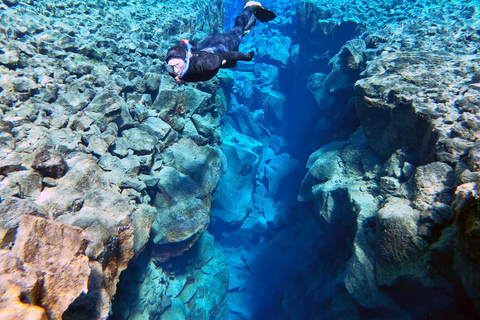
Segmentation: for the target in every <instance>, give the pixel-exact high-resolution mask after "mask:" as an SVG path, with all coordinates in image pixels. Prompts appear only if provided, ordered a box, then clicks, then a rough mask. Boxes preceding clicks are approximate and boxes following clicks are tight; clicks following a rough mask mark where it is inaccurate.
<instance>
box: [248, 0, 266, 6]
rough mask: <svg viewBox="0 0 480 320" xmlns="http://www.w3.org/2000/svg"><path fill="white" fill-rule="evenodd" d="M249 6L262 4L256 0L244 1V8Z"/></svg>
mask: <svg viewBox="0 0 480 320" xmlns="http://www.w3.org/2000/svg"><path fill="white" fill-rule="evenodd" d="M250 6H259V7H261V6H262V4H261V3H260V2H257V1H248V0H247V1H245V8H246V7H250Z"/></svg>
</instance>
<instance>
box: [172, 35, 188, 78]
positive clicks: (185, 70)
mask: <svg viewBox="0 0 480 320" xmlns="http://www.w3.org/2000/svg"><path fill="white" fill-rule="evenodd" d="M181 42H182V43H183V44H185V45H186V46H187V54H186V56H185V69H183V72H182V74H180V75H178V76H176V77H175V81H177V82H180V79H181V78H182V77H183V76H184V75H185V74H186V73H187V71H188V68H189V67H190V58H191V57H192V45H191V44H190V42H189V41H188V40H187V39H182V41H181Z"/></svg>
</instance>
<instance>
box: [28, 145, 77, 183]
mask: <svg viewBox="0 0 480 320" xmlns="http://www.w3.org/2000/svg"><path fill="white" fill-rule="evenodd" d="M32 168H33V169H35V170H37V171H39V172H40V173H41V174H42V175H44V176H46V177H51V178H56V179H57V178H61V177H63V176H64V175H65V173H66V172H67V170H68V165H67V163H66V162H65V159H63V157H62V155H61V154H59V153H56V152H51V151H49V150H38V151H37V152H35V155H34V159H33V163H32Z"/></svg>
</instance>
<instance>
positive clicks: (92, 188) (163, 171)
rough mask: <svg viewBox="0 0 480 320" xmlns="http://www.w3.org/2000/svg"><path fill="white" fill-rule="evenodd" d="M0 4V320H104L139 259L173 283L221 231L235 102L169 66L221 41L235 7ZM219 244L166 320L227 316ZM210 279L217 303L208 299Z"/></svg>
mask: <svg viewBox="0 0 480 320" xmlns="http://www.w3.org/2000/svg"><path fill="white" fill-rule="evenodd" d="M2 2H3V4H2V5H1V7H0V20H1V23H0V31H1V32H0V119H1V120H0V141H1V143H0V213H1V214H0V221H1V223H0V224H1V226H0V244H1V249H2V256H3V257H4V258H2V268H1V275H0V276H1V277H2V278H3V279H5V281H6V282H4V281H2V285H4V286H6V288H5V292H6V293H7V295H5V296H3V297H2V298H1V303H0V314H1V315H2V319H19V318H22V317H23V316H22V315H25V314H29V317H30V318H31V319H46V318H47V317H48V318H49V319H61V318H63V319H106V318H107V317H108V316H109V315H110V314H111V309H112V298H113V297H114V296H115V294H116V291H117V288H121V287H123V286H126V287H128V284H129V283H130V281H133V280H132V279H129V278H128V277H127V276H125V277H123V278H120V275H121V274H122V272H123V271H124V270H125V269H126V268H128V266H129V263H130V264H133V262H132V260H133V259H134V258H135V257H138V256H139V255H140V254H141V253H142V252H144V255H146V256H147V257H148V259H151V261H150V262H148V263H150V264H151V265H153V266H155V269H156V271H155V272H158V273H160V274H163V273H165V272H169V271H165V270H167V267H168V265H167V264H166V263H168V261H169V260H170V259H172V258H173V257H175V256H180V255H182V254H183V253H184V252H185V251H187V250H188V249H189V248H191V247H192V246H193V245H194V244H195V242H196V241H197V240H198V239H202V235H203V234H204V232H205V230H206V228H207V226H208V224H209V221H210V205H211V195H212V193H213V191H214V190H215V188H216V186H217V185H218V182H219V179H220V177H221V176H222V174H223V173H224V170H225V161H224V157H223V154H222V152H221V151H220V149H219V147H218V145H219V143H220V141H221V135H220V128H219V125H220V117H221V116H222V115H223V114H224V113H225V110H226V101H225V98H224V97H225V96H224V94H223V92H222V89H221V88H220V86H219V83H218V80H217V81H216V82H215V81H214V82H210V83H208V84H205V85H202V84H201V85H198V86H178V85H177V84H176V83H175V81H173V80H172V79H171V78H170V77H169V76H168V75H166V73H165V72H164V71H163V69H162V64H163V62H162V60H163V55H164V54H165V52H166V49H167V48H168V46H169V44H172V43H174V41H177V40H180V39H181V37H182V36H184V34H185V35H186V34H196V36H202V35H204V34H206V33H211V32H213V31H217V30H220V29H221V28H222V21H223V19H218V15H220V16H223V2H221V1H217V2H216V3H213V4H212V2H198V1H184V2H182V5H181V6H179V5H178V2H175V3H174V2H162V3H161V4H158V3H153V2H149V3H147V2H128V3H127V2H123V3H122V2H118V3H116V2H97V1H94V2H82V1H69V2H43V1H36V2H33V1H29V2H28V3H27V2H23V1H2ZM192 8H194V9H195V10H193V9H192ZM200 20H201V23H199V21H200ZM179 21H181V22H182V23H179ZM219 21H220V22H219ZM167 38H168V41H166V40H167ZM205 237H206V235H205ZM208 239H210V238H208ZM210 240H211V239H210ZM210 240H209V241H206V240H205V241H202V242H201V243H205V244H203V245H201V247H202V248H204V249H202V250H207V251H208V250H209V251H208V252H209V254H207V255H206V256H203V257H202V258H201V259H200V258H198V259H197V260H195V257H196V256H194V258H192V260H193V263H194V267H192V268H190V269H188V270H187V271H185V272H184V273H183V274H182V278H181V279H178V281H180V282H182V281H184V280H185V281H186V280H187V279H188V298H185V297H184V296H185V295H186V294H187V293H184V296H182V298H181V299H180V298H178V293H177V294H171V295H170V296H169V300H171V304H170V305H168V306H171V305H174V306H175V308H173V307H170V308H169V307H168V306H166V305H165V308H164V309H161V308H160V310H157V311H156V312H157V313H158V314H159V315H161V314H162V313H163V312H166V310H167V309H169V310H170V311H168V312H170V313H172V314H175V313H180V314H184V313H185V312H188V313H193V314H204V316H205V318H208V317H210V315H211V314H212V312H213V314H222V312H221V310H223V309H224V307H225V303H226V301H225V295H226V290H223V291H222V289H221V288H222V286H225V285H226V283H227V281H228V279H226V278H225V277H224V276H222V275H224V274H225V272H227V270H228V266H227V265H226V264H225V263H224V258H223V257H222V256H221V255H220V254H219V253H218V252H215V251H214V249H213V243H211V241H210ZM147 243H148V244H149V245H148V247H147ZM200 270H203V271H200ZM205 272H206V273H208V274H210V273H211V274H219V276H218V277H216V278H215V277H213V276H212V279H213V280H212V281H213V282H214V283H216V285H218V287H219V289H218V290H217V291H218V292H217V294H218V299H213V300H209V298H202V297H204V295H205V294H206V291H205V290H206V289H204V282H205V281H204V279H203V278H202V274H204V273H205ZM129 274H131V273H129ZM120 279H122V282H124V283H126V284H123V283H122V282H120V283H119V280H120ZM144 279H145V283H144V284H145V286H151V287H158V290H160V291H161V290H167V291H168V290H170V291H171V290H174V289H173V288H174V287H175V288H180V287H178V285H177V282H178V281H177V280H176V278H175V277H173V276H171V275H170V276H169V280H167V281H163V282H160V281H157V280H158V277H157V276H155V277H154V278H153V279H152V278H149V277H145V278H144ZM194 279H197V281H195V280H194ZM185 281H184V283H183V285H184V286H185V283H186V282H185ZM66 284H68V285H66ZM175 290H177V289H175ZM180 290H181V288H180ZM185 291H187V289H185ZM126 294H129V293H126ZM117 298H118V300H121V299H120V298H119V297H118V296H117ZM177 298H178V299H177ZM182 299H183V300H182ZM192 299H194V300H192ZM201 299H204V300H205V301H206V302H205V304H204V305H200V304H197V305H196V304H195V303H192V301H197V300H198V301H200V300H201ZM207 300H208V301H207ZM155 303H158V301H155ZM132 308H134V307H132ZM172 310H174V311H172ZM212 310H216V311H212ZM145 312H147V314H148V311H145ZM132 313H133V311H132ZM114 316H115V315H114ZM121 316H122V314H121V313H120V314H119V317H120V318H121ZM141 316H143V315H141ZM194 317H195V316H194ZM196 319H201V317H197V318H196Z"/></svg>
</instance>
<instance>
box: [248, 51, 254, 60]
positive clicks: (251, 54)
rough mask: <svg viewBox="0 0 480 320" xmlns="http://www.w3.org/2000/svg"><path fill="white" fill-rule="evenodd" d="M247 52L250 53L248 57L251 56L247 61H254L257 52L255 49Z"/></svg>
mask: <svg viewBox="0 0 480 320" xmlns="http://www.w3.org/2000/svg"><path fill="white" fill-rule="evenodd" d="M247 54H248V57H249V59H248V60H247V61H252V59H253V56H254V55H255V52H254V51H250V52H249V53H247Z"/></svg>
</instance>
